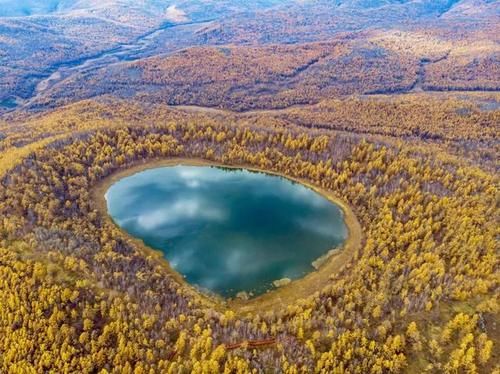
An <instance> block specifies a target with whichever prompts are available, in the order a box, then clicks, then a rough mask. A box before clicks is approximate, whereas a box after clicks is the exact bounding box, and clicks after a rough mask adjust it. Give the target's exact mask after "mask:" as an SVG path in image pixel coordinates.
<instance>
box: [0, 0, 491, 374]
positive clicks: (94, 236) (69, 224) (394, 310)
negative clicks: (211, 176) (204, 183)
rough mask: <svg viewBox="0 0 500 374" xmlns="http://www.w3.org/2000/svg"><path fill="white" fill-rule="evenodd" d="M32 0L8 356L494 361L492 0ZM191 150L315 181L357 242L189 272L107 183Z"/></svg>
mask: <svg viewBox="0 0 500 374" xmlns="http://www.w3.org/2000/svg"><path fill="white" fill-rule="evenodd" d="M41 3H42V2H40V1H38V2H37V1H32V0H0V373H1V374H3V373H5V374H18V373H22V374H24V373H29V374H31V373H33V374H38V373H83V374H85V373H88V374H96V373H98V374H111V373H115V374H122V373H123V374H129V373H130V374H146V373H147V374H156V373H172V374H188V373H196V374H210V373H213V374H219V373H224V374H246V373H252V374H253V373H255V374H260V373H278V374H280V373H283V374H285V373H286V374H299V373H301V374H302V373H303V374H309V373H321V374H344V373H346V374H347V373H349V374H351V373H353V374H372V373H373V374H390V373H394V374H396V373H397V374H399V373H410V374H441V373H445V374H465V373H467V374H476V373H477V374H483V373H484V374H486V373H488V374H489V373H493V374H500V349H499V348H498V347H499V346H500V330H499V327H498V321H500V305H499V295H500V292H499V291H500V287H499V286H500V284H499V281H500V277H499V274H500V272H499V265H500V263H499V256H498V255H499V238H500V225H499V217H500V214H499V204H500V191H499V188H500V173H499V170H500V163H499V160H500V157H499V154H500V142H499V137H498V134H499V133H500V104H499V103H500V93H499V89H500V80H499V77H500V71H499V67H500V47H499V46H500V38H499V36H500V23H499V22H498V15H499V14H500V3H499V2H498V1H491V0H451V1H450V0H342V1H340V0H307V1H305V0H257V1H246V0H217V1H209V0H143V1H140V2H137V1H133V0H119V1H115V0H100V1H95V0H81V1H72V0H48V1H46V3H44V4H43V5H42V4H41ZM179 160H184V161H186V160H187V162H188V163H189V162H191V163H196V162H197V163H198V164H202V165H218V166H221V167H226V168H237V169H239V168H241V169H250V170H254V171H260V172H265V173H269V174H273V175H275V176H276V177H278V176H281V177H284V178H287V179H288V182H290V183H299V184H302V185H298V186H294V187H301V188H304V189H307V188H310V189H312V190H314V191H310V192H317V193H319V194H320V195H322V196H318V198H321V199H322V200H324V199H323V198H326V199H329V200H330V202H335V203H336V205H338V207H339V209H340V210H339V214H341V213H343V216H342V218H341V220H342V219H343V220H344V223H345V224H346V226H345V227H346V231H345V233H346V235H345V236H346V238H345V241H343V242H342V243H343V244H342V245H341V247H339V248H336V249H331V250H330V251H329V252H328V253H327V254H331V252H335V253H334V254H333V255H332V257H328V256H326V255H327V254H325V255H322V256H321V257H320V258H319V259H316V260H314V261H313V264H319V263H321V262H324V264H323V265H322V266H320V265H318V268H319V270H318V269H316V270H312V268H311V273H309V275H312V277H316V278H314V280H315V281H314V282H312V281H307V279H309V280H310V279H311V278H307V277H308V275H304V276H303V277H302V278H301V279H295V278H294V280H293V281H292V280H291V279H289V278H288V277H287V278H285V277H280V278H277V280H276V281H277V282H278V283H280V286H283V287H280V289H278V290H273V291H270V292H266V293H264V294H262V295H259V296H255V295H253V294H251V292H249V293H247V294H245V296H246V297H243V298H237V297H228V298H226V299H225V298H223V297H222V296H221V295H216V294H213V293H210V292H207V291H206V290H204V289H201V288H199V287H196V285H195V284H194V282H193V284H189V283H188V280H187V277H186V279H184V276H185V274H181V272H180V271H179V272H176V271H175V270H174V269H175V266H174V264H173V263H172V264H171V263H169V261H167V258H168V256H167V255H166V254H167V252H165V253H162V252H159V251H156V250H154V249H153V248H149V247H148V246H147V245H146V244H145V242H142V241H140V240H139V239H137V237H135V238H134V237H132V236H130V235H129V234H128V233H127V232H126V231H124V230H122V229H121V228H120V226H118V225H117V224H115V223H114V222H113V217H112V216H111V215H110V214H109V211H108V210H107V206H106V202H105V199H106V195H105V193H106V192H107V191H108V187H109V186H110V184H111V183H113V182H114V181H116V180H118V179H119V178H121V177H123V176H124V175H129V174H127V173H133V172H134V171H136V170H143V169H145V168H150V167H156V166H158V165H166V164H169V165H174V164H176V163H179V162H180V161H179ZM147 182H149V183H151V181H150V180H148V181H147ZM276 189H277V188H272V191H271V192H272V193H274V196H276V194H277V193H278V192H276ZM213 190H215V188H214V189H213ZM216 192H217V193H219V194H220V195H222V194H221V193H220V191H216ZM259 192H260V190H259ZM279 193H281V192H279ZM238 196H240V194H238ZM244 198H246V199H247V200H248V201H250V200H249V199H248V195H244ZM301 198H302V199H305V198H304V197H303V196H302V197H301ZM166 204H167V205H168V204H170V203H169V202H166ZM144 205H145V204H144ZM170 205H173V204H170ZM249 205H252V204H251V203H250V204H249ZM255 205H256V204H255ZM169 207H170V206H167V208H169ZM303 211H304V209H302V208H301V209H299V214H302V215H304V214H303ZM286 212H288V210H287V211H286ZM341 215H342V214H341ZM168 218H171V217H168ZM257 218H259V219H258V221H259V222H258V223H260V216H258V217H257ZM299 218H302V217H299ZM275 221H276V220H275ZM325 221H326V220H325ZM314 228H316V227H314ZM244 229H246V234H247V235H248V237H249V238H250V239H254V238H258V235H256V234H255V232H253V231H252V230H248V228H247V227H244ZM233 234H234V233H233V232H231V235H229V236H232V235H233ZM330 234H331V233H330ZM297 235H299V236H300V239H303V240H302V241H303V242H304V244H305V247H307V248H306V249H307V250H310V248H309V247H311V242H312V241H313V240H310V239H308V238H307V239H304V237H303V235H302V234H297ZM283 236H286V235H282V237H283ZM219 237H221V235H219V236H213V238H215V240H214V241H217V240H218V239H219ZM213 238H212V239H213ZM258 239H261V238H260V237H259V238H258ZM279 239H281V237H280V238H279ZM167 244H168V243H167ZM205 244H206V243H205ZM238 244H240V243H238ZM279 244H280V245H281V242H280V243H279ZM206 248H207V245H205V246H204V247H203V248H202V250H205V249H206ZM165 250H166V251H168V247H166V249H165ZM290 250H291V249H290V248H289V247H287V248H285V249H284V252H286V251H288V252H289V251H290ZM268 252H271V251H269V250H268ZM205 253H208V251H206V252H205ZM164 255H165V256H164ZM325 256H326V257H325ZM318 260H321V261H318ZM200 262H201V261H200ZM306 262H307V264H306V265H308V266H309V265H310V264H309V260H308V261H306ZM228 263H229V262H228ZM204 265H206V264H204ZM266 265H268V264H267V263H266ZM314 268H316V266H314ZM273 279H274V278H273ZM276 281H274V282H276ZM301 281H304V282H302V283H300V282H301ZM274 282H273V283H274ZM235 288H236V286H235ZM238 290H239V289H238ZM238 290H236V289H235V291H238ZM254 296H255V297H254Z"/></svg>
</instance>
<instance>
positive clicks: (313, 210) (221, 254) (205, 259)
mask: <svg viewBox="0 0 500 374" xmlns="http://www.w3.org/2000/svg"><path fill="white" fill-rule="evenodd" d="M106 201H107V207H108V212H109V214H110V215H111V217H112V218H113V220H114V221H115V222H116V224H117V225H118V226H120V227H121V228H122V229H123V230H125V231H127V232H128V233H129V234H131V235H132V236H134V237H136V238H139V239H141V240H143V241H144V243H145V244H146V245H148V246H150V247H152V248H154V249H157V250H160V251H162V252H163V253H164V255H165V257H166V259H167V260H168V261H169V262H170V264H171V266H172V267H173V268H174V269H175V270H176V271H177V272H179V273H180V274H182V275H183V276H184V277H185V278H186V280H187V281H188V282H189V283H191V284H193V285H195V286H197V287H198V288H200V289H202V290H209V291H211V292H215V293H217V294H219V295H222V296H224V297H233V296H235V295H236V294H237V293H238V292H240V291H245V292H247V293H249V294H250V293H252V294H254V295H258V294H262V293H264V292H266V291H267V290H269V289H272V288H274V286H273V281H275V280H279V279H282V278H289V279H292V280H293V279H297V278H301V277H303V276H304V275H305V274H307V273H308V272H311V271H313V270H314V268H313V266H312V262H313V261H314V260H316V259H318V258H319V257H321V256H322V255H324V254H326V253H327V252H328V251H329V250H331V249H333V248H335V247H337V246H339V245H341V244H342V243H343V242H344V240H345V239H346V237H347V228H346V225H345V223H344V218H343V213H342V210H341V209H340V208H339V207H338V206H337V205H336V204H334V203H332V202H331V201H330V200H327V199H326V198H325V197H323V196H321V195H320V194H318V193H316V192H315V191H313V190H311V189H310V188H308V187H305V186H304V185H302V184H298V183H295V182H292V181H290V180H288V179H286V178H282V177H279V176H274V175H269V174H264V173H257V172H252V171H248V170H242V169H227V168H218V167H209V166H200V167H198V166H182V165H180V166H172V167H160V168H156V169H149V170H145V171H142V172H139V173H137V174H134V175H131V176H128V177H125V178H123V179H121V180H119V181H118V182H116V183H115V184H113V185H112V186H111V187H110V188H109V189H108V191H107V193H106Z"/></svg>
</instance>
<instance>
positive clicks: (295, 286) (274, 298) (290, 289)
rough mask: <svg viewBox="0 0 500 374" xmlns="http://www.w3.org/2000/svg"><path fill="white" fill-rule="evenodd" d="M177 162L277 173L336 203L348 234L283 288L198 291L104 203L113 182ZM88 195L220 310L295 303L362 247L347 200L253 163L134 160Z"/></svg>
mask: <svg viewBox="0 0 500 374" xmlns="http://www.w3.org/2000/svg"><path fill="white" fill-rule="evenodd" d="M178 165H184V166H211V167H220V168H229V169H246V170H249V171H252V172H259V173H264V174H268V175H273V176H279V177H282V178H285V179H287V180H289V181H291V182H294V183H299V184H301V185H304V186H305V187H307V188H310V189H311V190H313V191H315V192H316V193H318V194H320V195H321V196H323V197H324V198H326V199H327V200H329V201H330V202H332V203H334V204H336V205H337V206H338V207H339V208H340V209H341V211H342V214H343V219H344V223H345V225H346V227H347V230H348V235H347V237H346V239H345V241H344V243H343V244H342V245H341V246H340V248H333V249H331V250H330V251H334V253H333V254H331V255H330V256H329V257H328V258H327V259H326V260H325V261H324V262H323V263H322V264H321V266H319V268H318V269H317V270H314V271H311V272H310V273H308V274H306V275H305V276H304V277H302V278H300V279H296V280H294V281H292V282H290V283H288V284H286V285H283V286H282V287H279V288H277V289H274V290H271V291H269V292H267V293H264V294H261V295H259V296H256V297H254V298H250V299H248V300H242V299H237V298H235V299H224V298H223V297H222V296H219V295H216V294H207V293H204V292H201V291H200V290H198V289H197V288H196V287H194V286H193V285H191V284H190V283H188V282H187V281H186V280H185V279H184V277H183V275H181V274H180V273H178V272H177V271H176V270H175V269H173V268H172V267H171V266H170V263H169V261H168V260H167V259H166V257H164V254H163V253H162V252H161V251H159V250H155V249H153V248H151V247H149V246H147V245H145V244H144V242H143V241H142V240H140V239H137V238H135V237H133V236H131V235H130V234H128V233H127V232H125V231H124V230H122V229H121V228H120V227H119V226H118V225H116V223H115V222H114V221H113V219H112V217H111V216H110V215H109V213H108V209H107V202H106V198H105V194H106V192H107V190H108V189H109V188H110V187H111V186H112V185H113V184H114V183H116V182H117V181H119V180H121V179H123V178H125V177H128V176H131V175H133V174H136V173H139V172H142V171H144V170H148V169H155V168H161V167H172V166H178ZM91 196H92V200H93V202H94V203H95V205H96V208H97V210H98V212H99V214H100V215H101V217H102V218H103V219H104V220H105V221H107V222H108V223H111V224H112V225H113V226H115V227H117V228H118V229H119V230H120V232H121V234H122V235H123V237H124V239H126V240H127V241H128V242H130V243H132V244H133V245H134V246H135V247H136V248H139V249H140V250H142V251H143V252H144V253H145V254H146V255H147V256H151V257H152V258H153V259H154V260H155V261H157V262H158V264H159V265H161V266H162V267H163V268H164V269H165V270H166V271H167V273H168V275H170V276H172V277H173V278H174V279H175V280H176V281H177V282H178V283H179V284H180V285H181V287H182V288H183V289H184V290H186V291H187V292H188V293H190V294H192V295H193V296H194V297H196V299H197V300H200V301H201V302H202V303H203V304H206V306H210V307H212V308H216V309H218V310H221V311H223V310H225V309H231V310H233V311H235V312H237V313H240V314H246V313H255V312H265V311H270V310H276V311H278V310H283V309H285V308H286V307H287V306H288V305H292V304H296V302H297V300H299V299H306V298H307V297H310V296H312V295H313V294H314V293H315V292H320V291H321V290H322V289H323V288H324V286H326V285H327V284H328V283H329V280H330V277H331V276H333V275H334V274H336V273H338V272H339V271H340V270H341V268H342V266H343V265H344V264H346V263H347V262H348V261H349V260H350V259H351V258H352V257H353V255H354V253H355V252H356V250H357V249H358V248H360V247H361V239H362V230H361V226H360V224H359V222H358V220H357V218H356V216H355V215H354V213H353V212H352V210H351V208H350V207H349V206H348V204H347V203H345V202H344V201H342V200H341V199H339V198H338V197H337V196H335V195H334V194H333V193H332V192H331V191H328V190H326V189H324V188H321V187H318V186H316V185H314V184H312V183H311V182H309V181H307V180H304V179H300V178H294V177H291V176H288V175H285V174H283V173H279V172H275V171H270V170H265V169H260V168H258V167H255V166H252V165H245V164H238V165H226V164H223V163H221V162H216V161H209V160H204V159H199V158H184V157H177V158H168V159H159V160H149V161H146V162H136V163H135V164H132V165H129V166H127V167H124V168H122V169H120V170H117V171H115V172H113V173H112V174H111V175H109V176H107V177H105V178H104V179H102V180H101V181H99V182H98V183H97V184H96V185H95V186H93V187H92V189H91Z"/></svg>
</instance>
